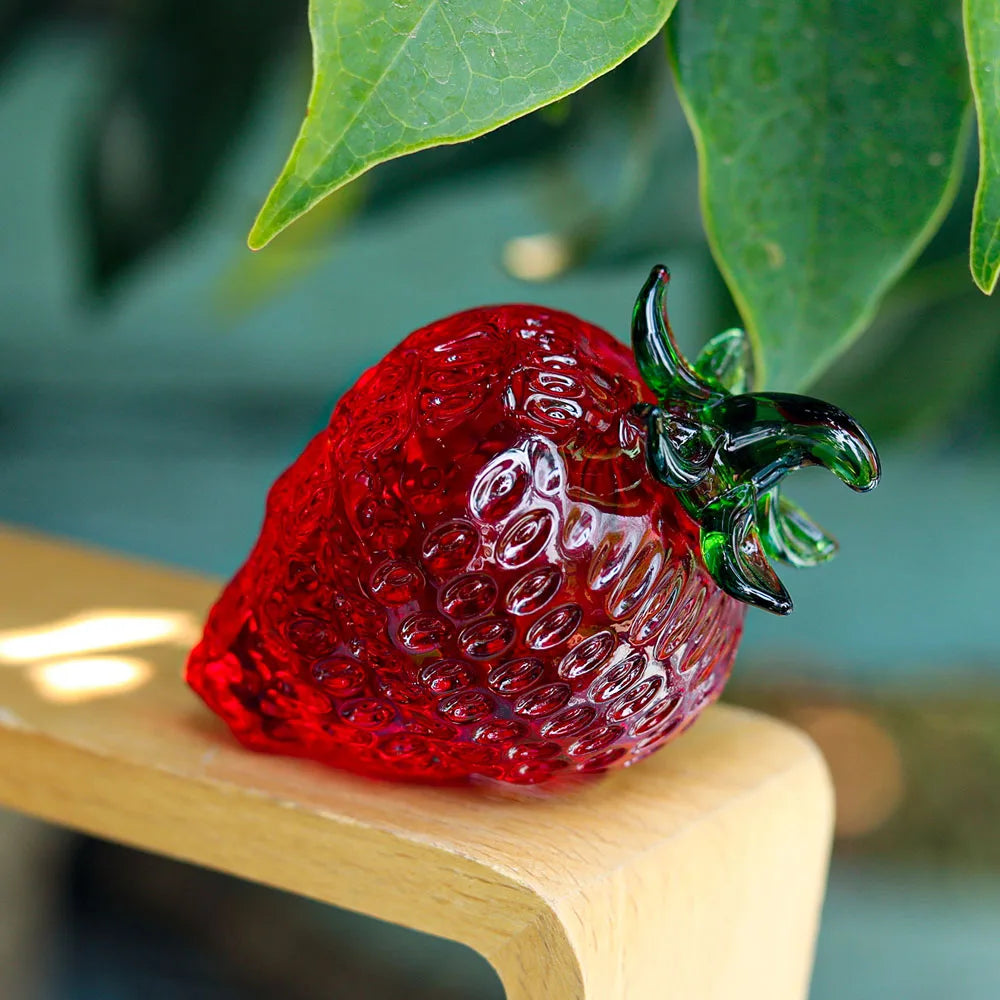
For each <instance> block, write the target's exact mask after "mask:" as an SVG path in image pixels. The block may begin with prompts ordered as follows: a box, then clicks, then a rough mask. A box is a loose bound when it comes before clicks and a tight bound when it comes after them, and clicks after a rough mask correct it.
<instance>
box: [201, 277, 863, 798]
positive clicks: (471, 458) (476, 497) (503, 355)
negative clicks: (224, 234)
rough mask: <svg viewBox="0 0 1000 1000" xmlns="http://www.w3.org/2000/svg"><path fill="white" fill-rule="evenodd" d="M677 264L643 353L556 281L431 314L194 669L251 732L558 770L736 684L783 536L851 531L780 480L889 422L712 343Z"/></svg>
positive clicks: (460, 777) (253, 739) (227, 712)
mask: <svg viewBox="0 0 1000 1000" xmlns="http://www.w3.org/2000/svg"><path fill="white" fill-rule="evenodd" d="M667 283H668V274H667V271H666V269H665V268H655V269H654V270H653V272H652V274H651V275H650V278H649V280H648V281H647V283H646V285H645V286H644V288H643V290H642V292H641V293H640V296H639V299H638V302H637V304H636V308H635V312H634V316H633V324H632V340H633V349H634V353H635V357H634V359H633V357H632V356H631V355H630V354H629V352H628V350H627V349H626V348H625V347H624V346H623V345H622V344H621V343H619V342H618V341H617V340H615V339H614V338H613V337H612V336H611V335H610V334H608V333H606V332H605V331H603V330H600V329H598V328H597V327H595V326H593V325H591V324H589V323H586V322H584V321H583V320H580V319H577V318H576V317H574V316H571V315H569V314H567V313H563V312H558V311H555V310H551V309H545V308H542V307H538V306H528V305H506V306H495V307H489V308H482V309H473V310H469V311H467V312H463V313H459V314H457V315H455V316H451V317H448V318H447V319H443V320H440V321H439V322H436V323H433V324H431V325H430V326H427V327H424V328H423V329H421V330H418V331H416V332H415V333H413V334H411V335H410V336H409V337H407V338H406V339H405V340H404V341H403V342H402V343H401V344H400V345H399V346H398V347H397V348H395V349H394V350H393V351H391V352H390V353H389V354H388V355H387V356H386V358H385V359H383V360H382V361H381V362H380V363H379V364H378V365H376V366H375V367H374V368H372V369H370V370H369V371H368V372H366V373H365V374H364V375H362V377H361V378H360V379H359V380H358V382H357V384H356V385H355V386H354V387H353V388H352V389H350V390H349V391H348V392H347V393H346V394H345V396H344V397H343V399H341V401H340V402H339V403H338V404H337V407H336V408H335V410H334V412H333V415H332V417H331V420H330V423H329V425H328V427H326V428H325V429H324V430H323V431H321V432H320V434H318V435H317V436H316V437H315V438H314V439H313V441H312V442H311V443H310V444H309V445H308V446H307V448H306V450H305V451H304V452H303V454H302V455H301V456H300V457H299V458H298V459H297V460H296V462H295V463H293V465H292V466H291V467H290V468H289V469H288V470H287V471H286V472H285V473H284V474H283V475H282V476H281V477H280V478H279V479H278V481H277V482H276V483H275V485H274V487H273V488H272V490H271V492H270V495H269V497H268V502H267V511H266V514H265V519H264V525H263V529H262V531H261V536H260V539H259V540H258V542H257V544H256V546H255V547H254V549H253V551H252V552H251V553H250V556H249V558H248V559H247V562H246V563H245V564H244V565H243V567H242V568H241V569H240V570H239V571H238V572H237V574H236V576H235V577H234V578H233V580H232V581H231V582H230V583H229V585H228V586H227V587H226V589H225V590H224V592H223V594H222V595H221V597H220V598H219V601H218V602H217V604H216V605H215V607H214V608H213V609H212V611H211V613H210V615H209V620H208V623H207V625H206V628H205V633H204V636H203V638H202V641H201V642H200V643H199V645H198V646H197V647H196V648H195V650H194V651H193V652H192V654H191V656H190V659H189V662H188V667H187V677H188V681H189V683H190V684H191V685H192V687H193V688H194V689H195V690H196V691H197V692H198V693H199V694H200V695H201V696H202V698H204V700H205V701H206V702H207V703H208V705H209V706H210V707H211V708H212V709H213V711H215V712H217V713H218V714H219V715H220V716H222V718H223V719H225V720H226V722H228V723H229V725H230V726H231V728H232V729H233V731H234V733H235V734H236V735H237V737H238V738H239V739H240V740H241V741H242V742H243V743H244V744H246V745H247V746H249V747H252V748H254V749H257V750H264V751H270V752H277V753H285V754H295V755H299V756H303V757H309V758H313V759H316V760H320V761H323V762H325V763H327V764H330V765H333V766H336V767H342V768H347V769H350V770H354V771H357V772H360V773H363V774H366V775H370V776H375V777H388V778H399V779H405V780H414V781H429V782H437V783H457V782H468V781H470V780H494V781H501V782H511V783H516V784H537V783H541V782H549V781H554V780H557V779H558V780H565V779H566V778H567V777H569V776H574V775H580V774H594V773H600V772H603V771H606V770H608V769H609V768H612V767H619V766H626V765H629V764H632V763H635V762H636V761H638V760H640V759H642V758H643V757H644V756H646V755H648V754H649V753H652V752H653V751H654V750H656V749H657V748H658V747H660V746H662V745H663V744H664V743H665V742H667V741H668V740H670V739H672V738H674V737H675V736H676V735H677V734H679V733H680V732H682V731H683V730H684V729H685V728H687V726H689V725H690V724H691V723H692V722H693V721H694V720H695V719H696V718H697V716H698V715H699V714H700V712H701V711H702V710H703V709H704V708H705V707H706V706H707V705H708V704H710V703H711V702H712V701H714V700H715V699H716V698H717V697H718V695H719V693H720V692H721V690H722V687H723V685H724V684H725V682H726V679H727V678H728V676H729V673H730V670H731V668H732V663H733V659H734V657H735V655H736V650H737V646H738V644H739V640H740V637H741V634H742V627H743V619H744V615H745V611H746V608H747V606H748V605H753V606H757V607H761V608H764V609H766V610H768V611H772V612H776V613H779V614H784V613H787V612H788V611H790V610H791V601H790V599H789V597H788V593H787V591H786V590H785V588H784V586H783V585H782V584H781V582H780V581H779V580H778V577H777V575H776V574H775V572H774V570H773V568H772V566H771V564H770V561H769V560H770V559H776V560H780V561H784V562H787V563H790V564H792V565H796V566H804V565H810V564H812V563H816V562H820V561H822V560H824V559H826V558H828V557H829V556H830V555H831V554H832V552H833V551H834V548H835V545H834V543H833V541H832V540H831V539H830V538H829V537H828V536H827V535H826V534H825V533H824V532H823V531H822V530H821V529H820V528H818V527H817V526H816V525H815V524H813V522H812V521H811V520H810V519H809V518H808V516H807V515H805V514H804V513H803V512H802V511H801V510H799V508H797V507H796V506H795V505H794V504H792V503H790V502H789V501H788V500H786V499H785V497H783V496H782V495H781V493H780V481H781V479H782V477H783V476H784V475H785V474H786V473H787V472H789V471H791V470H792V469H796V468H800V467H802V466H805V465H816V464H819V465H824V466H826V467H827V468H829V469H831V471H833V472H834V473H835V474H836V475H837V476H838V477H839V478H841V479H842V480H844V482H846V483H847V484H848V485H849V486H851V487H852V488H853V489H856V490H867V489H871V488H872V487H873V486H874V485H875V483H876V481H877V478H878V458H877V456H876V453H875V450H874V448H873V446H872V444H871V442H870V441H869V439H868V437H867V436H866V435H865V433H864V431H862V430H861V428H860V427H859V426H858V425H857V424H856V423H855V422H854V421H853V420H852V419H851V418H850V417H848V416H847V415H846V414H845V413H843V412H842V411H841V410H838V409H837V408H835V407H832V406H830V405H828V404H826V403H822V402H820V401H818V400H814V399H809V398H807V397H803V396H792V395H786V394H781V393H754V392H753V391H752V382H753V374H752V365H751V357H750V352H749V349H748V347H747V343H746V339H745V337H744V335H743V334H742V333H741V332H740V331H729V332H727V333H724V334H720V335H719V336H718V337H715V338H714V339H713V340H711V341H710V342H709V343H708V345H707V346H706V348H705V350H704V351H703V352H702V354H701V356H700V357H699V358H698V360H697V361H696V363H695V364H693V365H689V364H688V363H687V362H686V361H685V360H684V359H683V358H682V357H681V355H680V353H679V352H678V350H677V347H676V344H675V342H674V339H673V336H672V333H671V331H670V328H669V325H668V323H667V318H666V311H665V294H666V288H667Z"/></svg>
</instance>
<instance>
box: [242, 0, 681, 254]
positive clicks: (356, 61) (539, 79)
mask: <svg viewBox="0 0 1000 1000" xmlns="http://www.w3.org/2000/svg"><path fill="white" fill-rule="evenodd" d="M674 2H675V0H630V2H629V3H626V4H623V3H621V2H616V0H572V2H571V0H547V2H545V3H536V2H530V3H526V2H524V0H310V6H309V21H310V28H311V31H312V38H313V86H312V94H311V95H310V98H309V106H308V109H307V112H306V119H305V122H304V123H303V125H302V130H301V131H300V133H299V137H298V139H297V140H296V142H295V145H294V147H293V149H292V153H291V156H290V157H289V159H288V162H287V163H286V164H285V168H284V170H283V171H282V173H281V176H280V177H279V178H278V180H277V182H276V183H275V185H274V187H273V189H272V190H271V193H270V195H269V196H268V199H267V202H266V203H265V205H264V207H263V208H262V209H261V211H260V214H259V215H258V217H257V221H256V222H255V223H254V227H253V230H252V231H251V233H250V238H249V244H250V246H251V247H252V248H253V249H258V248H260V247H262V246H264V245H265V244H266V243H267V242H268V241H269V240H271V239H272V238H273V237H274V236H275V235H277V234H278V233H279V232H280V231H281V230H282V229H284V228H285V227H286V226H287V225H289V223H291V222H293V221H294V220H295V219H296V218H298V217H299V216H300V215H302V214H303V213H304V212H306V211H308V209H309V208H310V207H311V206H312V205H313V204H315V203H316V202H317V201H319V199H320V198H323V197H324V196H326V195H328V194H329V193H330V192H331V191H334V190H336V189H337V188H338V187H340V186H341V185H343V184H345V183H346V182H347V181H349V180H351V179H352V178H354V177H357V176H358V175H359V174H361V173H363V172H364V171H365V170H368V169H369V168H370V167H373V166H374V165H375V164H377V163H381V162H382V161H384V160H388V159H391V158H392V157H395V156H401V155H403V154H404V153H411V152H414V151H415V150H418V149H424V148H426V147H428V146H436V145H440V144H442V143H451V142H461V141H463V140H465V139H471V138H473V137H475V136H478V135H482V134H483V133H484V132H489V131H490V130H492V129H495V128H497V127H498V126H499V125H503V124H505V123H506V122H509V121H511V120H512V119H514V118H518V117H520V116H521V115H524V114H526V113H528V112H529V111H533V110H535V109H536V108H540V107H542V106H543V105H546V104H550V103H552V102H553V101H556V100H558V99H560V98H562V97H565V96H566V95H567V94H569V93H571V92H573V91H575V90H578V89H579V88H580V87H582V86H583V85H584V84H586V83H588V82H589V81H590V80H592V79H594V77H597V76H600V75H601V74H602V73H606V72H607V71H608V70H610V69H612V68H613V67H614V66H616V65H618V63H620V62H621V61H622V60H623V59H625V58H626V57H627V56H629V55H631V54H632V53H633V52H635V51H636V49H638V48H639V47H640V46H642V45H643V44H645V43H646V42H647V41H649V39H650V38H652V37H653V35H655V34H656V32H657V31H658V30H659V29H660V27H661V26H662V25H663V23H664V21H666V19H667V16H668V15H669V14H670V11H671V10H672V8H673V5H674Z"/></svg>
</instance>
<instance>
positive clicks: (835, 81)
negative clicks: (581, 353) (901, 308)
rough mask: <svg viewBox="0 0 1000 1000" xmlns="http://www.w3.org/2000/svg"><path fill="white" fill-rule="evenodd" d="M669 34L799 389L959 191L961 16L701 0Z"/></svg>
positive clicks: (747, 281) (770, 352) (717, 216)
mask: <svg viewBox="0 0 1000 1000" xmlns="http://www.w3.org/2000/svg"><path fill="white" fill-rule="evenodd" d="M670 35H671V47H672V53H673V59H674V63H675V70H676V75H677V78H678V81H679V87H680V91H681V96H682V100H683V102H684V104H685V108H686V111H687V113H688V118H689V121H690V123H691V127H692V130H693V131H694V134H695V140H696V142H697V145H698V149H699V160H700V170H701V188H702V202H703V206H702V207H703V214H704V219H705V227H706V230H707V232H708V235H709V239H710V241H711V243H712V247H713V252H714V253H715V257H716V260H717V262H718V264H719V266H720V268H721V269H722V271H723V273H724V274H725V276H726V279H727V282H728V284H729V287H730V289H731V291H732V293H733V295H734V297H735V298H736V300H737V303H738V305H739V307H740V310H741V312H742V314H743V318H744V322H745V324H746V326H747V329H748V332H749V333H750V334H751V336H752V337H753V338H754V342H755V346H756V348H757V349H758V352H759V354H760V355H761V357H760V358H759V361H760V362H761V363H762V365H761V367H762V369H764V370H765V371H764V372H763V373H764V374H765V378H766V381H767V382H768V384H770V385H772V386H777V387H780V388H782V389H787V390H791V389H795V388H799V387H802V386H804V385H806V384H808V383H809V382H811V381H812V380H813V379H814V378H815V377H816V376H817V375H818V374H819V373H820V372H821V371H822V370H823V369H824V368H825V367H827V366H828V365H829V364H830V362H831V361H832V360H833V359H834V358H835V357H836V356H837V355H838V354H839V353H840V352H841V351H842V350H843V349H844V348H845V347H846V346H847V345H848V344H849V343H850V342H851V340H853V339H854V338H855V337H856V336H857V335H858V334H859V333H860V331H861V330H862V329H863V327H864V326H865V325H866V324H867V322H868V321H869V320H870V318H871V316H872V314H873V312H874V310H875V307H876V305H877V303H878V300H879V298H880V296H881V295H882V293H883V292H884V291H885V290H886V288H887V287H888V286H889V285H890V283H891V282H892V281H893V280H894V279H895V278H896V277H897V276H898V275H899V274H900V273H901V272H902V271H903V270H904V269H905V268H906V267H907V266H908V264H909V263H910V262H911V261H912V259H913V258H914V256H915V255H916V254H917V252H918V251H919V249H920V248H921V247H922V246H923V244H924V243H925V242H926V241H927V239H928V238H929V237H930V235H931V234H932V233H933V232H934V230H935V228H936V227H937V225H938V223H939V222H940V220H941V218H942V216H943V214H944V212H945V211H946V209H947V206H948V204H949V203H950V201H951V199H952V197H953V194H954V190H955V185H956V182H957V178H958V173H959V166H960V161H961V148H962V136H963V131H964V130H963V123H964V121H965V118H966V115H965V109H966V105H967V93H968V82H967V70H966V66H965V57H964V51H963V45H962V36H961V23H960V17H959V11H958V9H957V6H954V7H953V6H952V5H951V4H948V3H946V4H944V5H942V4H939V3H936V2H931V0H911V2H907V3H893V2H891V0H855V2H852V3H838V4H830V3H828V2H820V0H799V2H796V3H788V2H786V0H760V2H756V3H752V4H751V3H734V2H731V0H691V2H690V3H687V4H682V5H681V7H680V9H679V10H678V11H677V14H676V15H675V16H674V18H673V19H672V24H671V31H670Z"/></svg>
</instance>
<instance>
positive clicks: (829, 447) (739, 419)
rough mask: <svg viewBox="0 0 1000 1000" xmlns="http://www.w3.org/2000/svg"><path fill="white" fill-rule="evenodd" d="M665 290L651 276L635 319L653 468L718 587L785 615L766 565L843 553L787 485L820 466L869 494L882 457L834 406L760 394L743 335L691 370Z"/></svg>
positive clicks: (784, 599)
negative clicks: (783, 489) (783, 488)
mask: <svg viewBox="0 0 1000 1000" xmlns="http://www.w3.org/2000/svg"><path fill="white" fill-rule="evenodd" d="M669 280H670V274H669V272H668V271H667V269H666V268H665V267H662V266H658V267H654V268H653V270H652V273H651V274H650V276H649V279H648V280H647V281H646V284H645V285H644V286H643V289H642V291H641V292H640V294H639V298H638V300H637V301H636V305H635V312H634V314H633V318H632V346H633V350H634V352H635V358H636V363H637V364H638V367H639V371H640V373H641V374H642V377H643V379H644V380H645V382H646V384H647V385H648V386H649V387H650V388H651V389H652V390H653V392H654V393H655V394H656V396H657V400H658V402H657V404H656V405H655V406H651V405H643V406H640V407H639V408H638V410H639V412H640V415H641V416H642V417H643V418H644V420H645V422H646V432H647V433H646V458H647V462H648V465H649V469H650V471H651V473H652V474H653V476H655V477H656V479H658V480H659V481H660V482H662V483H664V484H665V485H667V486H670V487H671V488H672V489H673V490H675V491H676V492H677V494H678V496H679V497H680V500H681V502H682V503H683V505H684V508H685V509H686V510H687V512H688V513H689V514H690V515H691V517H692V518H693V519H694V520H695V521H696V522H697V523H698V524H699V526H700V528H701V548H702V557H703V559H704V561H705V565H706V567H707V568H708V570H709V572H710V573H711V574H712V576H713V577H714V578H715V580H716V582H717V583H718V584H719V586H720V587H722V588H723V590H725V591H726V592H727V593H728V594H731V595H732V596H733V597H735V598H737V599H739V600H741V601H745V602H746V603H748V604H752V605H754V606H756V607H760V608H764V609H765V610H767V611H771V612H774V613H775V614H788V612H790V611H791V610H792V601H791V598H790V597H789V596H788V591H787V590H786V589H785V587H784V585H783V584H782V583H781V581H780V580H779V579H778V577H777V575H776V573H775V572H774V569H773V568H772V567H771V564H770V562H769V561H768V559H769V558H772V559H779V560H782V561H783V562H787V563H789V564H791V565H793V566H810V565H814V564H816V563H818V562H822V561H824V560H826V559H828V558H829V557H830V556H831V555H833V553H834V552H835V551H836V542H834V540H833V539H832V538H830V537H829V536H828V535H827V534H826V533H825V532H824V531H823V530H822V529H821V528H820V527H819V526H818V525H816V524H814V523H813V522H812V521H811V520H810V518H809V517H808V516H807V515H806V514H805V513H804V512H803V511H802V510H800V509H799V508H798V507H796V506H795V505H794V504H792V503H791V502H790V501H787V500H785V499H784V498H783V497H782V496H781V493H780V483H781V480H782V479H783V478H784V476H785V475H787V474H788V473H789V472H791V471H793V470H794V469H801V468H804V467H805V466H808V465H821V466H823V467H825V468H827V469H829V470H830V471H831V472H833V473H834V474H835V475H836V476H837V477H838V478H839V479H841V480H842V481H843V482H844V483H846V484H847V485H848V486H850V487H851V489H853V490H856V491H859V492H865V491H867V490H870V489H872V488H874V486H875V485H876V484H877V483H878V478H879V471H880V470H879V459H878V454H877V452H876V451H875V447H874V445H873V444H872V442H871V439H870V438H869V437H868V435H867V434H866V433H865V431H864V429H863V428H862V427H861V426H860V425H859V424H858V423H857V421H855V420H854V419H853V418H852V417H850V416H849V415H848V414H846V413H845V412H844V411H843V410H841V409H838V408H837V407H836V406H832V405H830V404H829V403H824V402H823V401H822V400H819V399H813V398H812V397H810V396H798V395H792V394H790V393H780V392H753V391H752V390H753V368H752V352H751V350H750V346H749V343H748V341H747V338H746V334H744V333H743V331H741V330H728V331H726V332H725V333H722V334H719V335H718V336H717V337H715V338H713V339H712V340H711V341H709V343H708V344H707V345H706V347H705V349H704V351H703V352H702V354H701V355H700V356H699V358H698V360H697V361H696V362H695V364H694V365H690V364H689V363H688V362H687V361H686V360H685V359H684V357H683V356H682V355H681V353H680V351H679V350H678V349H677V343H676V341H675V340H674V336H673V332H672V331H671V329H670V324H669V321H668V319H667V313H666V291H667V285H668V283H669Z"/></svg>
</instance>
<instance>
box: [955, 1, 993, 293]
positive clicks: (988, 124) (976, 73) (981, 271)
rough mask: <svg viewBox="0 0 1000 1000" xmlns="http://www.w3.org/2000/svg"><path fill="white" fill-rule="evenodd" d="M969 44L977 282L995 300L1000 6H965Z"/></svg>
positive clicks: (974, 272) (990, 3)
mask: <svg viewBox="0 0 1000 1000" xmlns="http://www.w3.org/2000/svg"><path fill="white" fill-rule="evenodd" d="M964 12H965V44H966V48H967V50H968V53H969V67H970V69H971V70H972V93H973V96H974V97H975V99H976V113H977V114H978V116H979V187H978V188H977V189H976V204H975V207H974V208H973V210H972V250H971V264H972V276H973V277H974V278H975V279H976V284H977V285H979V287H980V288H981V289H982V290H983V291H984V292H986V294H987V295H990V294H992V292H993V289H994V287H995V286H996V283H997V274H998V273H1000V4H998V3H997V0H964Z"/></svg>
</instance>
